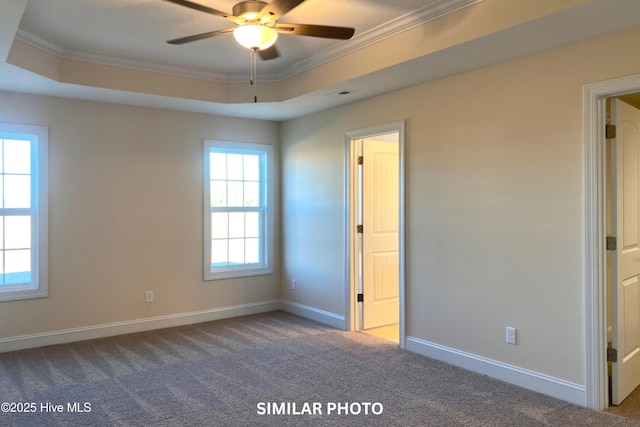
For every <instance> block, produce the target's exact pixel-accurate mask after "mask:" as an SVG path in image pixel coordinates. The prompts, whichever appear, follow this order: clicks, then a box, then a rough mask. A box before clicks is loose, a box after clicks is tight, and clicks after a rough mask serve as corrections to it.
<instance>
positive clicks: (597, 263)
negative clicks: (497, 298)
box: [584, 75, 640, 410]
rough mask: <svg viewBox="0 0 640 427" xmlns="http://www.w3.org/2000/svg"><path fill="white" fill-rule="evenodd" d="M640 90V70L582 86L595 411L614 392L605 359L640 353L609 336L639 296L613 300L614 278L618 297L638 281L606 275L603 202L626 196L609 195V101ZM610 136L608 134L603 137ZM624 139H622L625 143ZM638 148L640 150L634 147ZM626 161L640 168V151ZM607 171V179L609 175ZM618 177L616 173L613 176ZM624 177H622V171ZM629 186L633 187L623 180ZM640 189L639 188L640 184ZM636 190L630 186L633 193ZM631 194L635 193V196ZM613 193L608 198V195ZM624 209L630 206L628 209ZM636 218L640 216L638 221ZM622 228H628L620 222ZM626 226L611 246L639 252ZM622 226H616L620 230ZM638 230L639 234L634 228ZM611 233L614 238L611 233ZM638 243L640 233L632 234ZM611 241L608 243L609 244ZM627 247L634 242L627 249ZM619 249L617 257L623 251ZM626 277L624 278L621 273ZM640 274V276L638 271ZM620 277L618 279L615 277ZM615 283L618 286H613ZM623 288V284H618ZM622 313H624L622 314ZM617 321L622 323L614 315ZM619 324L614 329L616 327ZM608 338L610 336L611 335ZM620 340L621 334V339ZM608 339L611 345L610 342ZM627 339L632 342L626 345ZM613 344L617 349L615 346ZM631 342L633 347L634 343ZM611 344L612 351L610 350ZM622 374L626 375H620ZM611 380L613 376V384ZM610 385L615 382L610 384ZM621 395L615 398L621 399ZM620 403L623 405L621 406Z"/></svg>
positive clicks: (589, 372)
mask: <svg viewBox="0 0 640 427" xmlns="http://www.w3.org/2000/svg"><path fill="white" fill-rule="evenodd" d="M637 92H640V75H633V76H628V77H624V78H619V79H614V80H609V81H603V82H598V83H593V84H588V85H586V86H585V88H584V107H585V108H584V114H585V116H584V117H585V226H586V227H585V314H586V318H585V323H586V336H585V338H586V339H585V343H586V361H585V362H586V363H585V366H586V372H585V373H586V387H585V392H586V393H585V404H586V406H588V407H589V408H592V409H596V410H603V409H607V408H609V410H612V409H613V408H614V407H613V406H611V407H610V404H609V396H610V395H611V396H613V394H614V392H613V391H612V390H611V389H610V388H609V384H610V383H609V372H610V370H609V367H610V364H615V363H620V362H613V361H612V362H608V361H607V359H609V360H618V361H624V360H630V358H631V356H632V354H637V353H638V352H640V345H638V343H636V344H633V340H631V341H628V342H627V343H626V344H624V343H622V342H621V341H620V338H618V340H617V341H618V342H617V343H616V342H615V341H616V339H614V338H613V337H614V336H615V335H616V334H624V332H623V329H620V327H621V326H620V323H619V325H618V326H617V327H616V325H614V322H613V319H614V318H616V317H617V318H618V319H621V318H624V313H625V312H626V313H629V311H628V310H627V306H628V305H629V306H635V308H634V310H636V311H637V312H640V310H638V309H637V304H635V303H634V302H633V301H634V300H635V302H637V303H639V304H640V299H639V298H628V299H627V300H626V301H623V302H622V305H621V304H620V303H619V302H616V298H615V297H614V296H613V295H612V292H613V290H612V289H613V287H614V284H615V283H616V282H620V284H621V285H622V282H626V283H624V285H627V288H626V290H624V289H623V290H622V291H621V290H620V289H619V290H618V291H617V292H618V296H620V295H623V294H624V293H625V292H627V290H628V292H629V293H630V294H635V293H638V292H636V291H640V286H631V287H628V285H632V284H633V283H634V281H635V279H634V278H632V277H626V276H625V275H626V273H622V272H619V274H618V278H615V277H612V278H610V280H608V276H609V273H613V272H615V271H616V269H617V268H618V267H617V266H616V264H617V263H619V262H620V260H618V261H615V260H613V259H611V256H610V254H609V252H610V251H608V250H607V249H608V248H609V249H611V248H612V247H613V245H614V242H613V240H612V239H607V237H608V233H609V232H613V229H614V228H616V225H615V224H611V223H608V221H607V216H608V215H607V207H608V206H614V205H616V206H621V203H622V204H624V196H621V195H620V194H617V195H615V194H613V191H614V182H613V180H614V177H615V176H617V175H616V173H617V172H616V173H614V172H613V171H612V170H611V169H610V164H609V163H608V160H611V161H613V157H615V156H617V154H614V153H613V152H611V153H610V156H609V158H608V155H607V153H608V151H607V143H606V141H607V139H613V138H612V137H611V135H612V134H611V130H608V129H607V119H612V118H613V117H610V116H608V114H607V103H608V102H610V101H609V100H610V99H611V98H622V99H625V98H626V99H628V96H630V95H632V94H634V93H637ZM607 136H609V138H607ZM625 144H626V143H625ZM634 144H635V145H637V146H640V144H637V143H633V144H632V145H634ZM633 150H636V151H638V150H640V148H637V147H636V148H632V149H631V150H629V147H627V151H628V152H632V151H633ZM638 153H640V151H638ZM625 158H626V156H622V157H619V158H618V160H617V162H618V166H620V165H623V166H624V167H626V165H624V162H625ZM629 159H632V162H637V163H636V165H635V166H634V165H632V164H631V163H629ZM626 161H627V165H630V166H631V169H629V171H632V170H633V168H638V167H640V156H635V155H633V156H631V157H629V158H628V159H627V160H626ZM608 172H609V173H610V178H608ZM632 177H633V179H634V180H638V181H637V182H638V185H639V186H640V178H639V177H638V175H637V174H636V173H634V172H632V173H631V174H629V175H628V177H627V179H631V178H632ZM616 179H618V178H616ZM623 179H624V176H623ZM620 188H621V186H620V185H618V184H616V185H615V191H619V190H620ZM627 188H631V187H629V186H628V185H627ZM639 188H640V187H639ZM635 191H636V190H634V192H635ZM634 197H635V196H634ZM609 198H611V201H610V203H609V204H608V203H607V200H608V199H609ZM617 209H618V210H619V211H622V212H624V210H625V208H624V206H622V207H618V208H617ZM634 209H636V210H637V211H638V212H640V208H638V207H637V206H636V207H635V208H634ZM627 213H631V211H629V210H627ZM610 215H611V216H610V218H609V221H611V219H612V218H613V217H614V216H615V215H616V213H613V212H612V213H611V214H610ZM634 216H635V218H636V219H635V220H634V221H637V216H638V214H634V215H628V216H627V219H626V220H625V219H618V220H617V221H618V224H622V225H624V224H625V221H626V223H627V224H630V223H629V222H628V221H629V220H630V219H631V218H634ZM639 223H640V221H639ZM624 228H626V227H624ZM628 230H630V231H631V233H630V232H629V231H625V230H624V229H623V230H622V233H623V240H622V241H618V242H615V243H617V244H616V245H615V246H616V247H618V248H622V249H624V250H625V251H626V250H627V249H632V250H633V251H634V252H640V245H636V244H635V243H633V244H631V242H632V240H630V239H629V238H626V243H625V237H624V236H625V235H627V236H628V235H629V234H633V235H635V234H636V232H635V231H633V230H634V227H633V226H630V227H628ZM619 232H620V230H616V233H619ZM638 234H640V233H638ZM609 237H617V238H618V239H619V238H620V236H613V235H610V236H609ZM636 240H638V242H639V243H640V238H639V239H636ZM607 244H609V245H607ZM631 246H637V247H638V248H637V250H636V249H635V248H631ZM622 252H623V251H621V250H619V254H618V255H617V256H618V258H620V257H621V255H622ZM625 277H626V278H625ZM638 277H640V275H638ZM618 279H619V280H618ZM608 282H609V283H611V287H608V285H607V283H608ZM616 286H617V285H616ZM621 289H622V287H621ZM616 313H617V314H616ZM621 315H622V317H621ZM618 322H620V321H619V320H618ZM616 329H617V330H616ZM610 338H611V339H610ZM623 340H624V338H623ZM610 341H611V342H612V344H611V346H609V345H608V343H609V342H610ZM630 344H631V345H630ZM615 346H618V347H621V346H622V347H621V348H615ZM632 347H633V348H632ZM609 348H613V349H615V350H617V354H616V351H613V350H610V349H609ZM611 367H612V369H611V374H612V376H613V375H615V374H614V373H613V366H612V365H611ZM623 375H624V374H623ZM614 381H615V380H612V383H613V382H614ZM612 387H615V385H613V384H612ZM620 398H621V396H618V397H617V399H618V401H619V402H620ZM620 406H622V405H620Z"/></svg>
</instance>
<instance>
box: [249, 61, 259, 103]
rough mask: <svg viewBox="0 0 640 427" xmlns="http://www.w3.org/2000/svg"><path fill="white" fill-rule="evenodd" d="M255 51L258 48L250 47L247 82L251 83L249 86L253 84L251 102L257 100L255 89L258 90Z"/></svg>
mask: <svg viewBox="0 0 640 427" xmlns="http://www.w3.org/2000/svg"><path fill="white" fill-rule="evenodd" d="M257 52H258V49H251V77H250V78H249V83H251V86H253V90H254V95H253V102H258V95H257V91H258V88H257V86H258V80H257V78H258V77H257V71H258V64H257V58H256V57H257Z"/></svg>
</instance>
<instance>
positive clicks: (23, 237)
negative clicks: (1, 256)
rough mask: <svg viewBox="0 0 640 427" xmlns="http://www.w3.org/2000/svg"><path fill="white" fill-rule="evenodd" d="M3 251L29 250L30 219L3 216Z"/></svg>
mask: <svg viewBox="0 0 640 427" xmlns="http://www.w3.org/2000/svg"><path fill="white" fill-rule="evenodd" d="M4 225H5V228H6V233H5V249H30V248H31V217H30V216H28V215H24V216H5V217H4Z"/></svg>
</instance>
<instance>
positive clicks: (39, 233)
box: [0, 123, 49, 302]
mask: <svg viewBox="0 0 640 427" xmlns="http://www.w3.org/2000/svg"><path fill="white" fill-rule="evenodd" d="M0 138H2V139H9V138H14V139H15V138H19V139H28V140H30V141H31V146H32V147H31V153H32V154H34V152H35V155H32V156H31V169H32V174H31V176H32V177H33V176H35V177H36V179H32V180H31V194H32V199H31V202H32V208H30V209H28V211H32V212H33V217H32V221H34V222H35V224H33V223H32V226H31V231H32V233H31V244H32V248H33V250H32V254H31V256H32V259H31V267H32V283H31V286H27V285H16V286H11V288H12V290H0V302H4V301H15V300H22V299H30V298H44V297H48V296H49V280H48V278H49V238H48V230H49V192H48V177H49V168H48V162H49V128H48V127H46V126H34V125H21V124H10V123H0Z"/></svg>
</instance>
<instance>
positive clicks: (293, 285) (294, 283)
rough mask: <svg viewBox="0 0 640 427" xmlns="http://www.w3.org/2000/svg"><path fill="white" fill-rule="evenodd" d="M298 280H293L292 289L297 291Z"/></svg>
mask: <svg viewBox="0 0 640 427" xmlns="http://www.w3.org/2000/svg"><path fill="white" fill-rule="evenodd" d="M296 285H297V283H296V279H291V289H293V290H295V289H296Z"/></svg>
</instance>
